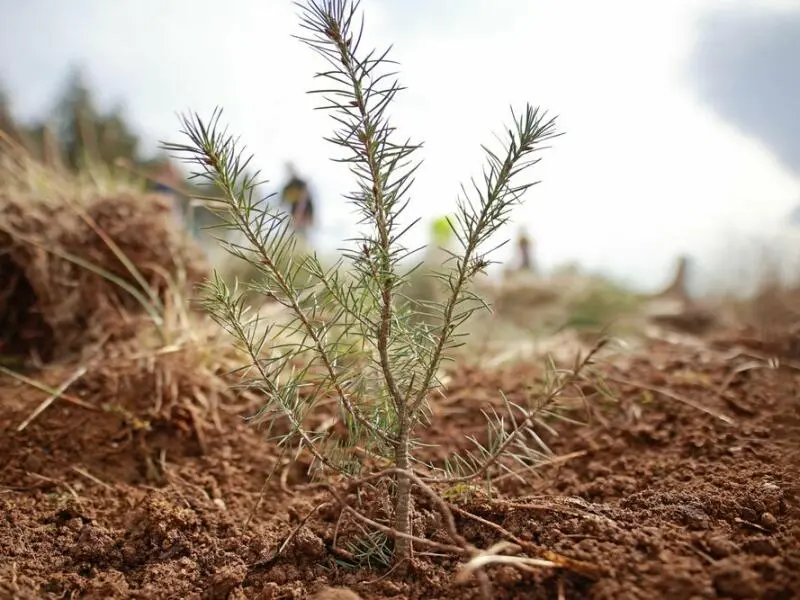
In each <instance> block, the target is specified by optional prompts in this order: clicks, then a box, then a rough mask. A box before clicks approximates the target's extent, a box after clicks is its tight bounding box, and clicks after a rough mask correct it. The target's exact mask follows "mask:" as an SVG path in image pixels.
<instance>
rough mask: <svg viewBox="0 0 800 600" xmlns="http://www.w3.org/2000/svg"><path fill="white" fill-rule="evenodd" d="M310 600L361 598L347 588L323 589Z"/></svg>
mask: <svg viewBox="0 0 800 600" xmlns="http://www.w3.org/2000/svg"><path fill="white" fill-rule="evenodd" d="M311 600H361V596H359V595H358V594H356V593H355V592H354V591H353V590H348V589H347V588H333V587H324V588H322V589H321V590H320V591H318V592H317V593H316V594H314V595H313V596H311Z"/></svg>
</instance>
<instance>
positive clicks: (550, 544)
mask: <svg viewBox="0 0 800 600" xmlns="http://www.w3.org/2000/svg"><path fill="white" fill-rule="evenodd" d="M732 356H733V354H732V352H731V351H730V349H721V350H711V349H708V348H705V347H702V346H694V347H686V346H672V345H667V344H654V345H651V346H650V347H649V348H648V349H647V352H646V354H642V355H636V356H634V357H631V358H630V359H628V362H627V364H620V365H617V366H614V367H608V369H607V371H608V372H607V383H608V385H609V387H610V388H611V389H612V391H613V392H614V393H615V396H616V398H617V401H616V402H612V401H610V400H607V401H604V402H598V403H596V404H595V410H594V411H593V414H592V415H591V419H590V422H589V424H588V425H583V426H580V425H573V424H570V423H568V422H560V423H554V424H553V428H554V433H557V434H558V435H557V436H554V435H552V434H549V435H547V434H546V433H544V432H543V435H544V436H545V437H546V439H547V441H548V443H549V444H550V446H551V447H552V448H553V449H554V450H555V451H556V452H557V453H558V454H559V455H561V456H564V457H565V458H564V459H563V460H560V461H555V462H554V463H553V464H552V466H550V467H548V468H545V469H544V470H542V471H541V477H539V478H534V479H531V478H526V479H524V480H522V481H519V480H517V479H514V478H508V479H507V480H505V481H504V482H500V483H498V488H499V489H500V491H501V492H502V493H501V494H500V495H499V496H496V497H493V498H491V499H490V498H488V497H486V496H484V495H481V493H480V491H479V490H473V491H472V493H469V494H465V495H453V494H449V495H448V498H449V502H450V504H451V506H452V507H453V510H454V511H456V512H457V515H456V516H457V521H458V527H459V530H460V532H461V533H462V534H463V535H465V536H466V537H467V538H468V539H469V540H470V541H471V542H472V543H474V544H476V545H478V546H480V547H486V546H488V545H491V544H493V543H495V542H497V541H499V540H501V539H503V537H504V536H509V535H510V536H514V537H515V538H516V539H517V540H518V541H519V542H520V543H522V544H524V545H525V546H526V548H527V550H528V552H529V553H530V554H531V555H536V554H537V553H538V554H539V555H540V556H546V555H547V553H551V554H552V555H555V556H560V557H564V558H566V559H569V560H571V561H582V562H583V563H588V564H589V565H592V566H594V567H595V568H596V570H595V571H593V572H592V573H587V572H583V573H582V572H580V571H579V570H576V569H571V568H567V569H564V570H563V571H559V570H556V571H552V570H541V571H539V572H537V573H524V572H520V571H517V570H514V569H512V568H510V567H493V568H490V569H489V574H490V579H491V581H492V583H493V585H494V588H495V598H500V599H504V598H509V599H510V598H521V597H526V598H553V597H559V595H561V597H564V598H615V599H616V598H690V597H691V598H770V599H772V598H774V599H777V598H790V597H795V596H796V594H797V591H798V590H800V542H798V539H800V510H798V500H799V499H800V474H799V473H798V466H797V465H798V464H800V455H798V446H797V439H798V436H800V405H798V403H797V400H796V394H797V389H798V386H799V385H800V372H798V371H796V370H793V369H791V368H786V367H779V368H771V367H770V365H769V364H767V363H764V364H759V365H758V366H754V365H753V359H752V358H751V357H747V356H738V357H734V358H731V357H732ZM745 367H747V368H745ZM538 372H539V369H538V366H536V367H531V366H530V365H517V366H515V367H513V368H507V369H504V370H502V371H495V372H490V373H487V372H481V371H479V370H476V369H468V370H464V371H458V372H455V373H454V374H453V378H452V381H451V383H450V388H451V390H450V397H451V398H456V399H457V400H456V401H453V402H452V403H450V404H448V405H442V406H440V407H439V410H440V412H441V414H442V418H443V422H442V425H441V426H440V427H439V428H437V429H432V430H430V431H429V432H428V433H427V434H426V435H427V437H426V439H425V440H423V441H426V442H430V443H434V444H439V445H440V448H439V449H434V451H433V453H432V454H431V456H429V457H428V458H431V459H434V458H436V454H438V453H440V452H443V451H446V450H447V449H448V446H447V445H448V444H450V446H449V447H450V448H452V444H453V440H456V439H460V437H461V435H462V434H463V433H469V432H470V430H473V431H476V430H478V429H479V427H480V424H481V423H482V420H483V417H482V415H481V414H480V409H481V408H485V406H486V404H487V402H494V401H495V398H496V396H497V387H498V386H502V387H503V389H505V390H508V393H509V399H510V400H511V401H515V399H516V400H519V399H520V397H521V395H523V394H526V393H530V389H531V385H532V383H535V378H536V374H537V373H538ZM135 385H140V384H135ZM3 395H4V398H11V399H13V402H11V401H4V403H3V405H2V408H0V423H2V427H3V429H4V430H3V431H2V432H0V439H5V438H6V435H7V433H8V431H9V428H12V427H15V426H16V425H17V424H18V423H19V419H20V418H21V417H22V415H26V414H29V413H30V412H31V411H32V410H33V408H35V406H36V405H37V404H38V403H39V402H40V401H41V397H42V394H38V396H37V395H36V394H33V393H27V392H26V393H21V392H20V390H19V389H18V388H14V389H8V388H5V390H4V392H3ZM147 395H148V394H146V393H145V394H143V395H142V397H143V398H144V397H146V396H147ZM143 401H144V400H143ZM10 407H13V410H12V408H10ZM97 417H98V415H97V414H95V413H94V412H92V413H91V414H88V413H86V412H84V411H82V410H81V409H80V408H79V407H76V406H74V405H70V404H69V403H65V402H62V401H60V400H59V401H58V402H56V403H54V404H53V405H52V406H50V407H49V408H48V410H47V412H46V413H43V414H42V415H41V416H40V417H39V418H38V419H37V420H36V421H34V422H32V423H31V425H30V426H29V428H30V432H33V431H37V429H36V428H37V427H40V428H41V429H39V430H38V431H39V433H38V434H37V435H43V436H45V437H42V438H40V439H39V441H37V442H36V443H27V444H26V443H25V442H24V439H23V438H17V439H16V441H15V442H14V443H9V444H4V446H5V447H4V448H2V452H3V454H4V456H7V457H8V459H9V461H10V463H12V464H15V465H18V466H17V467H15V468H13V469H4V470H3V471H0V485H2V486H4V488H3V489H0V504H1V505H2V514H4V515H6V517H5V518H4V519H3V521H2V522H0V564H2V565H3V567H2V568H1V569H0V595H3V594H4V595H6V596H13V597H18V598H26V597H44V598H56V597H63V596H65V595H67V596H68V595H81V596H82V597H93V598H101V597H102V598H134V597H136V598H168V597H176V596H177V597H185V598H287V597H294V598H304V597H309V596H311V595H312V594H316V593H318V592H320V593H322V594H325V593H327V592H325V591H324V590H325V588H327V587H328V586H334V587H343V588H349V589H350V590H352V591H353V592H354V593H357V594H358V595H359V596H360V597H361V598H365V599H367V598H391V597H396V598H399V597H406V598H420V599H421V598H478V597H480V596H479V592H478V589H477V585H476V584H475V582H474V580H473V581H470V582H468V583H466V584H463V585H455V584H454V583H453V577H454V574H455V569H456V567H457V564H456V562H455V561H454V560H453V559H451V558H448V557H442V556H437V555H436V554H435V553H434V554H426V553H424V552H421V553H420V554H419V555H418V559H419V566H418V568H416V569H415V570H414V572H413V573H412V574H411V576H409V577H408V578H400V577H397V576H396V575H395V574H391V573H390V574H386V572H385V569H383V568H382V567H381V560H382V559H381V556H382V554H381V552H382V550H381V549H382V548H384V551H385V547H384V544H385V540H382V539H381V538H380V536H374V534H370V532H369V531H365V530H362V529H360V527H359V526H358V525H357V524H356V523H354V522H352V521H351V520H350V519H348V518H342V517H341V511H340V509H339V508H338V506H337V504H336V503H335V502H333V501H332V498H331V497H330V496H329V495H328V494H327V493H326V492H324V491H317V492H313V491H303V492H298V491H296V489H295V488H296V486H298V485H303V484H305V483H306V476H305V467H304V466H303V464H302V463H300V464H294V465H290V464H289V461H288V460H286V459H285V458H284V457H281V456H280V454H279V453H278V451H277V449H276V448H275V447H274V446H273V445H272V444H270V443H268V442H267V441H266V440H264V439H263V438H262V437H261V436H260V434H259V433H258V432H257V431H254V430H253V429H252V428H249V427H247V426H246V425H245V424H244V423H243V421H242V419H241V418H240V417H238V416H236V415H234V414H228V413H225V412H221V414H220V420H219V428H218V429H215V428H209V429H208V430H207V431H206V432H205V450H206V452H204V453H201V452H196V451H195V450H196V443H195V442H193V441H192V436H191V434H187V435H186V436H185V437H181V436H180V435H178V434H177V432H176V431H175V430H172V431H171V432H170V433H169V436H171V437H172V438H173V440H172V443H173V445H172V446H170V447H169V448H167V451H166V456H165V457H164V460H163V462H162V463H161V464H162V465H163V467H162V473H163V479H162V481H161V483H152V482H151V483H145V482H144V480H143V479H141V478H135V477H129V476H126V475H125V473H124V472H115V470H114V469H112V468H109V469H107V470H105V471H103V470H102V469H103V465H104V464H106V465H108V464H111V461H112V459H111V458H110V457H109V443H110V442H109V439H107V438H104V437H102V436H100V437H94V436H95V433H94V432H95V430H96V428H97V426H98V424H99V423H100V421H98V420H97ZM48 419H49V421H48ZM57 426H60V427H61V428H62V429H63V430H65V431H66V430H69V431H70V432H71V435H67V434H66V433H64V434H63V435H59V436H55V437H51V438H48V437H46V432H48V431H51V430H52V429H54V428H56V427H57ZM70 439H72V440H73V441H74V442H73V443H75V444H76V445H79V446H80V448H79V450H80V452H79V453H77V454H76V453H72V452H65V451H64V447H65V446H66V445H68V444H69V443H70ZM80 440H90V441H89V442H88V443H84V442H81V441H80ZM181 446H185V447H186V448H188V449H189V450H188V451H181V450H180V449H179V448H180V447H181ZM34 447H35V448H41V453H40V455H39V456H37V458H36V460H34V461H33V463H32V464H28V465H27V466H25V465H26V460H27V459H26V457H27V456H30V455H31V454H32V453H33V450H32V448H34ZM442 447H443V449H442ZM124 448H125V449H124V450H123V452H130V446H126V447H124ZM77 457H80V458H81V460H82V461H83V462H82V463H81V464H82V465H83V466H80V465H78V468H79V470H77V471H76V470H75V469H72V468H71V467H72V466H74V465H70V461H71V460H76V459H77ZM51 461H52V463H51ZM87 463H88V464H91V465H92V469H95V471H96V472H97V473H102V475H103V476H102V477H99V476H96V473H95V472H93V471H91V470H90V469H89V468H88V467H86V464H87ZM50 464H57V465H58V467H57V468H51V466H49V465H50ZM20 465H22V466H21V467H20ZM23 471H24V473H23ZM272 471H274V472H275V476H274V477H272V478H271V479H270V481H269V482H268V483H267V484H266V485H264V477H265V476H266V475H267V474H268V473H270V472H272ZM34 473H38V475H39V476H38V477H37V476H35V475H33V474H34ZM23 476H24V477H23ZM386 492H387V490H384V489H380V488H376V489H372V488H369V487H366V488H364V489H363V490H362V493H361V494H360V495H356V494H353V496H352V497H351V498H350V499H349V501H350V502H353V503H357V504H358V503H360V505H359V506H360V508H361V509H362V510H364V511H365V512H366V513H367V514H369V515H370V516H372V517H373V518H375V519H378V520H380V519H381V518H383V516H384V515H385V511H386V506H385V501H386V497H387V496H386ZM255 507H258V508H257V509H256V510H254V508H255ZM251 516H252V519H251V520H250V517H251ZM248 521H249V522H248ZM246 523H247V526H245V524H246ZM440 523H441V521H440V520H439V519H438V517H437V514H436V511H434V510H433V509H432V507H430V506H428V505H427V503H426V502H425V501H424V499H422V498H419V499H418V505H417V518H416V522H415V527H416V528H417V531H418V532H419V533H420V534H426V535H429V536H431V537H432V538H433V539H436V540H440V541H443V542H446V541H447V534H446V533H445V532H444V531H442V530H441V524H440ZM504 532H505V533H504ZM576 564H577V563H576ZM369 565H371V566H372V568H368V567H369ZM322 597H324V596H322Z"/></svg>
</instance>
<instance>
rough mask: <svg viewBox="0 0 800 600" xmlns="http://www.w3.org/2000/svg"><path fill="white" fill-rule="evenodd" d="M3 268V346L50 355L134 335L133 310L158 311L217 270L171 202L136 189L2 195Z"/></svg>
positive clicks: (8, 352)
mask: <svg viewBox="0 0 800 600" xmlns="http://www.w3.org/2000/svg"><path fill="white" fill-rule="evenodd" d="M0 267H2V270H0V289H2V290H4V292H3V294H2V296H0V329H2V331H3V335H4V338H5V339H4V347H3V348H2V349H1V350H0V351H2V353H3V354H4V355H6V356H8V355H15V356H20V357H23V358H25V357H27V355H28V354H29V353H30V352H35V353H36V354H37V355H38V356H39V357H40V358H41V359H42V360H45V361H49V360H55V359H57V358H59V357H63V356H66V355H68V354H70V353H72V352H75V351H76V350H79V349H80V348H82V347H85V346H86V345H88V344H90V343H92V342H96V341H98V340H101V339H104V338H105V339H108V338H112V339H113V338H114V337H124V335H126V333H125V327H124V326H121V322H123V321H124V319H123V317H122V314H123V313H124V314H127V315H130V314H137V313H144V312H146V311H148V310H149V311H150V313H151V314H152V315H157V314H158V313H159V312H160V311H161V307H162V306H163V305H164V304H166V303H168V302H170V301H171V300H172V298H171V297H170V293H174V294H186V292H187V291H188V290H189V289H190V288H191V287H192V286H193V285H195V284H196V283H198V282H200V281H202V280H203V279H204V278H205V277H206V275H207V266H206V264H205V261H204V259H203V258H202V252H201V251H200V249H199V248H198V247H195V246H194V245H193V244H192V243H191V242H190V240H189V239H188V237H187V236H186V235H185V234H184V233H183V232H181V230H180V228H179V226H178V224H177V223H176V222H175V221H174V217H173V214H172V207H171V204H170V200H169V199H168V198H166V197H163V196H159V195H134V194H122V195H117V196H107V197H99V196H98V197H96V198H92V199H89V200H84V201H82V202H81V204H80V205H78V204H75V203H70V202H67V201H64V202H62V203H57V202H55V201H52V200H49V201H47V202H44V201H39V200H38V199H37V198H35V197H34V198H31V197H25V196H22V197H20V198H17V199H15V198H9V197H3V198H0ZM128 333H129V332H128Z"/></svg>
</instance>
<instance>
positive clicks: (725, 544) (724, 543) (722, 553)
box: [706, 536, 738, 559]
mask: <svg viewBox="0 0 800 600" xmlns="http://www.w3.org/2000/svg"><path fill="white" fill-rule="evenodd" d="M706 547H707V548H708V553H709V554H710V555H711V556H712V557H714V558H716V559H721V558H726V557H728V556H730V555H731V554H735V553H736V552H737V551H738V548H737V547H736V544H734V543H733V542H732V541H730V540H729V539H727V538H724V537H722V536H713V537H710V538H708V540H707V541H706Z"/></svg>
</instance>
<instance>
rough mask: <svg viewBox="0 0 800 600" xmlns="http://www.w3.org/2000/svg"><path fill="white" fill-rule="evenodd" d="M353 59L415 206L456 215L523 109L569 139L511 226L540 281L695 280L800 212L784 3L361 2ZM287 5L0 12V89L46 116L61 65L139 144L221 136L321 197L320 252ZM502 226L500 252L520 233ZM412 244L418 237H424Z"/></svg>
mask: <svg viewBox="0 0 800 600" xmlns="http://www.w3.org/2000/svg"><path fill="white" fill-rule="evenodd" d="M362 6H363V8H364V9H365V11H366V19H367V21H366V28H367V36H366V40H365V41H366V43H368V44H371V45H378V46H380V47H384V46H386V45H387V44H389V43H394V46H395V50H394V58H395V59H396V60H399V61H400V62H401V66H400V68H401V73H400V76H401V82H402V83H403V84H404V85H406V86H407V87H408V88H409V89H408V91H406V92H404V93H403V94H402V95H401V96H400V97H398V102H397V104H396V106H395V110H394V111H393V115H394V122H395V124H396V125H397V126H398V127H399V128H400V130H401V134H402V135H403V136H410V137H412V138H413V139H415V140H422V141H424V142H425V147H424V149H423V150H422V152H421V157H422V158H424V159H425V164H424V165H423V167H422V169H421V171H420V173H419V176H418V180H417V184H416V186H415V188H414V189H413V190H412V195H413V201H412V202H413V203H412V210H413V211H414V212H416V213H418V214H419V215H421V216H423V217H426V218H432V217H435V216H438V215H441V214H444V213H446V212H448V211H450V210H452V208H453V205H454V202H455V199H456V195H457V193H458V191H459V183H460V182H463V181H466V180H467V179H468V177H470V176H471V175H475V174H477V173H479V169H480V166H481V164H482V163H481V151H480V147H479V145H480V144H481V143H485V142H490V141H491V140H492V133H493V132H494V131H496V130H498V129H499V128H500V127H501V126H502V125H503V124H504V123H505V122H507V119H508V117H509V112H508V107H509V105H510V104H511V105H513V106H515V107H522V106H524V103H525V102H526V101H530V102H532V103H533V104H535V105H540V106H541V107H542V108H545V109H547V110H549V111H550V112H551V113H552V114H554V115H558V116H559V119H558V122H559V128H560V129H561V130H562V131H565V132H566V134H565V135H564V136H563V137H561V138H559V139H557V140H556V141H555V142H554V145H553V148H552V149H551V150H548V151H546V152H545V153H544V154H543V161H542V162H541V163H540V164H539V165H538V166H537V167H535V168H536V169H537V173H536V177H537V179H541V180H542V184H541V185H540V186H537V187H535V188H534V189H533V190H532V192H531V193H530V195H529V196H528V200H527V203H526V204H525V206H524V207H522V208H520V209H519V210H518V212H517V213H516V216H515V222H516V224H523V223H524V224H525V225H526V226H527V227H528V228H529V230H530V231H531V232H532V233H533V235H534V236H535V238H536V240H537V243H538V255H539V259H540V260H541V262H542V263H543V264H544V266H546V267H549V266H552V265H554V264H557V263H561V262H564V261H568V260H578V261H580V262H581V263H582V264H584V265H585V266H586V267H588V268H591V269H602V270H604V271H605V272H607V273H609V274H612V275H614V276H617V277H619V278H622V279H624V280H627V281H630V282H635V283H637V284H639V285H641V286H643V287H652V286H658V285H661V284H662V283H663V282H664V281H665V280H666V279H667V278H668V277H669V273H668V269H669V268H670V265H671V263H672V261H673V260H674V258H675V256H676V255H677V254H678V253H681V252H689V253H691V254H693V255H695V256H697V257H698V258H700V259H701V260H704V261H705V263H706V264H711V263H710V261H713V260H718V259H719V258H720V252H721V251H722V252H723V255H724V252H728V251H729V249H730V248H731V247H732V244H730V243H728V242H726V241H721V240H722V238H721V236H726V235H743V236H751V237H752V236H765V235H774V234H775V232H776V231H777V229H778V228H779V227H780V223H781V222H782V221H785V219H786V215H787V214H788V213H789V212H790V211H791V209H792V208H793V207H794V205H795V204H797V203H798V202H800V142H798V140H800V132H798V127H799V126H800V120H798V119H797V116H796V102H797V98H798V97H800V90H799V88H800V63H799V62H798V61H800V48H798V45H799V44H800V42H798V40H800V9H798V5H797V2H796V0H752V1H749V2H748V1H735V0H728V1H724V0H670V1H662V2H657V1H656V0H647V1H645V0H605V1H604V2H597V1H596V0H535V1H534V0H494V1H493V2H489V1H488V0H364V1H363V4H362ZM296 12H297V9H296V7H294V6H293V4H292V3H291V2H290V1H289V0H229V1H228V2H227V3H223V2H218V1H214V0H169V1H158V0H129V1H124V0H115V1H113V2H112V1H110V0H70V1H67V0H26V1H25V2H21V1H19V0H0V57H2V58H0V81H2V82H3V83H4V84H5V86H6V87H7V88H8V89H9V91H10V93H11V96H12V100H13V102H14V110H15V112H16V113H17V114H19V115H21V116H23V117H31V116H33V115H36V114H38V113H40V112H41V111H43V110H46V109H48V108H49V107H50V106H51V105H52V102H53V96H54V94H55V93H56V92H57V91H58V90H59V89H60V87H61V86H62V85H63V82H64V80H65V77H66V75H67V73H68V70H69V68H70V66H72V65H77V66H82V67H83V68H84V69H85V71H86V74H87V76H88V79H89V81H90V83H91V84H92V85H93V87H95V88H97V90H98V92H99V94H100V99H101V101H102V103H103V104H105V105H110V104H112V103H115V102H122V103H124V105H125V107H126V113H127V115H128V116H129V117H130V118H131V120H132V121H133V122H134V123H135V124H136V125H137V126H138V128H139V129H140V131H141V132H142V134H143V137H144V138H145V140H147V143H148V146H149V147H151V148H154V147H155V145H156V143H157V140H162V139H169V140H171V141H178V140H179V139H180V138H179V137H178V133H177V130H178V121H177V117H176V112H177V111H183V110H185V109H192V110H196V111H198V112H200V113H201V114H209V113H210V111H211V110H212V109H213V108H214V106H216V105H221V106H223V107H224V110H225V113H224V118H225V120H226V121H227V122H228V123H230V125H231V127H232V129H233V130H234V131H236V132H237V133H240V134H241V135H242V137H243V139H244V141H246V142H247V144H248V146H249V148H250V149H251V150H252V151H253V152H255V154H256V157H257V164H258V166H259V167H261V168H262V169H263V171H264V173H263V174H264V176H265V177H267V178H269V179H272V180H273V181H274V183H275V184H276V185H277V184H279V183H281V182H282V180H283V178H284V176H285V173H284V170H283V165H284V162H285V161H286V160H292V161H293V162H295V163H296V165H297V166H298V168H299V170H300V171H301V172H302V174H304V175H306V176H308V177H309V178H310V179H311V181H312V184H313V186H314V189H315V192H316V196H317V197H318V198H319V202H320V211H321V213H322V214H321V216H322V220H323V230H324V236H323V239H322V240H321V243H322V244H323V246H324V247H333V248H335V247H337V245H338V243H339V240H340V239H341V238H342V237H345V236H344V233H343V232H345V231H346V228H347V224H348V223H351V222H352V219H351V218H350V216H349V214H348V210H345V209H342V200H341V197H340V195H341V193H343V192H346V191H349V190H350V189H351V187H352V182H351V180H350V178H349V175H348V173H347V171H346V169H345V168H344V167H343V166H341V165H337V164H335V163H332V162H331V161H330V160H329V157H330V156H331V155H332V153H333V152H335V149H333V148H332V147H331V146H329V145H328V144H326V143H325V142H322V141H321V136H322V135H324V134H328V133H330V131H331V127H332V122H331V121H330V120H329V119H328V118H327V117H326V116H325V115H323V114H322V113H319V112H313V111H312V109H313V107H314V102H315V99H314V98H313V97H310V96H308V95H306V94H305V93H304V92H305V91H306V90H309V89H311V88H312V86H313V85H314V83H315V82H314V80H313V79H312V75H313V73H314V72H315V71H317V70H319V69H320V68H324V64H323V63H321V62H320V59H319V58H318V57H317V56H316V55H314V54H313V53H312V52H311V51H310V50H309V49H308V48H306V47H304V46H303V45H302V44H300V43H299V42H298V41H296V40H294V39H292V38H291V35H292V34H294V33H299V30H298V27H297V19H296ZM514 232H515V228H511V229H509V230H508V231H507V232H506V234H507V235H513V234H514ZM425 233H426V232H425V230H424V229H423V230H422V231H420V232H419V237H418V238H417V240H421V239H424V236H425Z"/></svg>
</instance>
